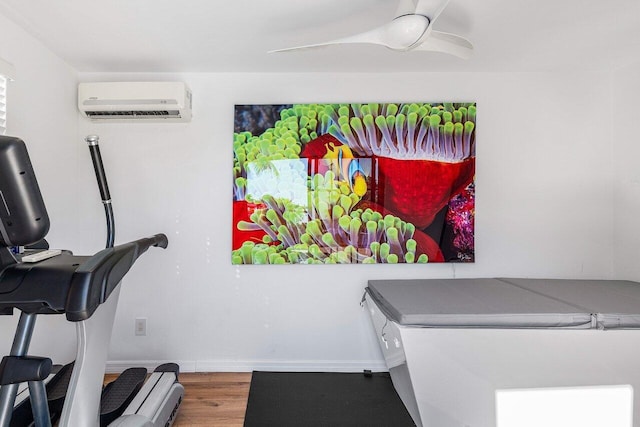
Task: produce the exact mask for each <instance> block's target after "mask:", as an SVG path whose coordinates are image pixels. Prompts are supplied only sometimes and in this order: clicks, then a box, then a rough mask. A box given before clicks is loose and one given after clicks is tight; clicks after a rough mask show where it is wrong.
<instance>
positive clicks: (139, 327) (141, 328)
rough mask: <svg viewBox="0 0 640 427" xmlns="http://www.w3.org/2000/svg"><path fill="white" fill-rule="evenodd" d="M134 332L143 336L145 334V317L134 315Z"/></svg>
mask: <svg viewBox="0 0 640 427" xmlns="http://www.w3.org/2000/svg"><path fill="white" fill-rule="evenodd" d="M135 334H136V335H137V336H140V337H143V336H146V335H147V318H146V317H136V325H135Z"/></svg>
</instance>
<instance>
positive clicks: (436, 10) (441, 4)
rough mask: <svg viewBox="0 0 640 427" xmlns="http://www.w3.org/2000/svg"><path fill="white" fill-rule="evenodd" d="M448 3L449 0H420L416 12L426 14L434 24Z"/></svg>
mask: <svg viewBox="0 0 640 427" xmlns="http://www.w3.org/2000/svg"><path fill="white" fill-rule="evenodd" d="M448 3H449V0H418V4H417V5H416V10H415V12H414V13H416V14H418V15H424V16H426V17H427V18H429V21H431V24H433V21H435V20H436V19H438V16H440V14H441V13H442V11H443V10H444V8H445V7H447V4H448Z"/></svg>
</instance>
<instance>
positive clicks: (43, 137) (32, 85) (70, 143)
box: [0, 15, 79, 360]
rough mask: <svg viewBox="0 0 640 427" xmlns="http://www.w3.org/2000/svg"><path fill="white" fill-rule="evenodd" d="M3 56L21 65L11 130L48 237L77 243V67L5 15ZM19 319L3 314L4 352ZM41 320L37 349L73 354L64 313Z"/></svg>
mask: <svg viewBox="0 0 640 427" xmlns="http://www.w3.org/2000/svg"><path fill="white" fill-rule="evenodd" d="M0 57H2V58H3V59H5V60H6V61H8V62H10V63H12V64H13V65H14V66H15V68H16V76H15V80H14V81H11V82H9V84H8V90H7V98H8V104H7V135H11V136H18V137H20V138H22V139H23V140H24V141H25V142H26V143H27V146H28V148H29V153H30V157H31V161H32V163H33V166H34V169H35V170H36V175H37V177H38V181H39V184H40V188H41V191H42V193H43V196H44V199H45V202H46V203H47V210H48V213H49V217H50V219H51V232H50V233H49V236H48V239H49V240H50V241H52V242H53V241H55V242H56V245H61V246H62V247H72V246H71V244H72V243H73V242H74V241H75V239H74V238H73V236H74V235H77V232H76V225H75V224H76V223H77V214H78V212H77V210H76V209H74V208H73V206H75V205H76V203H77V194H78V192H77V181H78V180H77V161H78V160H77V158H78V147H79V145H78V144H77V135H78V117H77V113H76V111H75V109H74V108H73V105H74V102H75V90H76V86H77V72H76V71H75V70H74V69H73V68H71V67H70V66H68V65H67V64H66V63H64V62H63V61H62V60H60V58H58V57H57V56H55V55H54V54H52V53H51V52H50V51H49V50H48V49H46V48H45V47H44V46H43V45H42V44H41V43H40V42H38V41H36V40H35V39H34V38H33V37H31V36H29V35H28V34H27V33H25V32H24V31H23V30H22V29H21V28H20V27H18V26H16V25H15V24H13V22H11V21H9V20H7V19H6V18H5V17H4V16H2V15H0ZM70 207H71V208H70ZM17 319H18V316H17V315H15V316H13V317H9V316H8V317H0V350H1V353H2V354H7V353H8V350H9V348H10V346H11V340H12V337H13V329H14V328H15V324H16V322H17ZM36 323H37V325H36V336H35V337H34V339H33V346H32V348H33V353H34V354H38V353H42V355H46V353H47V351H52V352H53V355H54V357H56V358H61V359H65V360H68V359H70V358H72V355H73V354H74V348H73V346H74V345H75V343H74V330H73V327H72V326H71V325H70V324H68V322H64V320H63V318H62V316H49V317H47V318H44V317H41V318H40V319H38V321H37V322H36ZM59 330H61V333H57V331H59ZM61 343H65V344H61ZM67 343H69V344H67ZM5 349H6V350H5ZM45 349H46V350H45Z"/></svg>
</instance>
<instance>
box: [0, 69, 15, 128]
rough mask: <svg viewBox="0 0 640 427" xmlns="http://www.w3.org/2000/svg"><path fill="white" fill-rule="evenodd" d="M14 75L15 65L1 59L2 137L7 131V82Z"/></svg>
mask: <svg viewBox="0 0 640 427" xmlns="http://www.w3.org/2000/svg"><path fill="white" fill-rule="evenodd" d="M14 74H15V71H14V68H13V65H11V64H9V63H8V62H7V61H4V60H3V59H2V58H0V135H4V134H5V131H6V130H7V82H8V81H9V80H11V79H13V76H14Z"/></svg>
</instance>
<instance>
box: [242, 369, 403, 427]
mask: <svg viewBox="0 0 640 427" xmlns="http://www.w3.org/2000/svg"><path fill="white" fill-rule="evenodd" d="M244 426H245V427H267V426H273V427H275V426H277V427H285V426H296V427H300V426H305V427H315V426H322V427H341V426H345V427H346V426H363V427H364V426H366V427H375V426H380V427H404V426H407V427H415V424H414V423H413V421H412V419H411V416H410V415H409V413H408V412H407V410H406V408H405V407H404V404H403V403H402V401H401V400H400V397H398V394H397V393H396V391H395V389H394V388H393V384H392V383H391V377H390V376H389V374H388V373H386V372H384V373H374V374H372V375H365V374H363V373H346V374H345V373H315V372H314V373H307V372H254V373H253V376H252V378H251V389H250V391H249V402H248V404H247V410H246V414H245V421H244Z"/></svg>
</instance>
